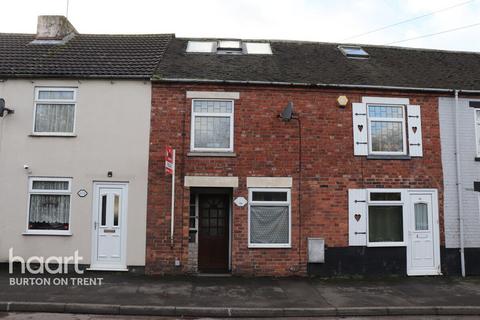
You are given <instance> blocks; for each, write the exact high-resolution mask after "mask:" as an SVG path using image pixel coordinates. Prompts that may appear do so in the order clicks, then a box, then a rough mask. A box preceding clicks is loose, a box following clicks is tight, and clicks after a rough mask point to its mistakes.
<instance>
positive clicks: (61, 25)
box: [35, 16, 78, 40]
mask: <svg viewBox="0 0 480 320" xmlns="http://www.w3.org/2000/svg"><path fill="white" fill-rule="evenodd" d="M76 33H78V32H77V30H75V28H74V27H73V25H72V24H71V23H70V21H68V19H67V18H66V17H64V16H38V24H37V36H36V37H35V40H63V39H65V38H66V37H69V36H73V35H75V34H76Z"/></svg>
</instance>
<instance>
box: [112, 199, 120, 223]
mask: <svg viewBox="0 0 480 320" xmlns="http://www.w3.org/2000/svg"><path fill="white" fill-rule="evenodd" d="M119 215H120V196H119V195H118V194H116V195H115V198H114V200H113V225H114V226H115V227H118V217H119Z"/></svg>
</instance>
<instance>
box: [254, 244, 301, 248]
mask: <svg viewBox="0 0 480 320" xmlns="http://www.w3.org/2000/svg"><path fill="white" fill-rule="evenodd" d="M291 248H292V246H291V245H290V244H270V245H268V244H249V245H248V249H291Z"/></svg>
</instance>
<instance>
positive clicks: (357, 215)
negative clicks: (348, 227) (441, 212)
mask: <svg viewBox="0 0 480 320" xmlns="http://www.w3.org/2000/svg"><path fill="white" fill-rule="evenodd" d="M354 217H355V220H357V221H358V220H360V218H361V217H362V215H361V214H360V213H356V214H355V215H354Z"/></svg>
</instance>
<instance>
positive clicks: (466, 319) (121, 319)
mask: <svg viewBox="0 0 480 320" xmlns="http://www.w3.org/2000/svg"><path fill="white" fill-rule="evenodd" d="M174 319H177V318H169V317H142V316H108V315H105V316H104V315H88V314H70V313H0V320H174ZM178 319H182V320H183V319H185V318H178ZM187 319H188V318H187ZM190 319H209V318H190ZM210 319H211V318H210ZM230 319H232V318H230ZM237 319H238V318H237ZM250 319H251V320H253V319H259V320H260V319H261V320H268V318H250ZM288 319H291V320H295V319H298V320H310V319H318V320H337V319H342V320H457V319H458V320H460V319H461V320H473V319H478V317H477V316H398V317H392V316H388V317H346V318H343V317H342V318H331V317H321V318H288ZM241 320H248V319H247V318H241Z"/></svg>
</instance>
